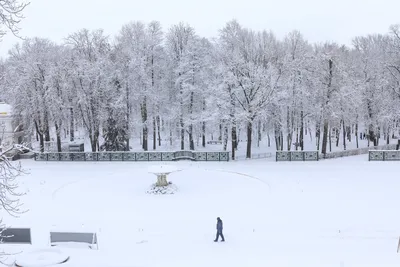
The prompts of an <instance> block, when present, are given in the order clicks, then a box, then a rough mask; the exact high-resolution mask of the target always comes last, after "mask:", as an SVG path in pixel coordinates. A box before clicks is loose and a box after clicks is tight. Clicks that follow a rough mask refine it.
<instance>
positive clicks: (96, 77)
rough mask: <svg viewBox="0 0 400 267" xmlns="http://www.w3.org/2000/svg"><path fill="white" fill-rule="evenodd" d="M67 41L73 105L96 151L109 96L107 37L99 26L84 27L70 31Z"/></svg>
mask: <svg viewBox="0 0 400 267" xmlns="http://www.w3.org/2000/svg"><path fill="white" fill-rule="evenodd" d="M66 43H67V45H68V46H69V47H71V49H72V54H71V59H70V60H71V61H72V64H73V67H72V72H71V75H70V84H71V86H72V87H73V88H74V90H75V92H76V94H77V103H76V108H77V110H78V112H79V115H80V118H81V120H82V122H83V125H84V127H85V130H86V131H87V133H88V135H89V139H90V144H91V148H92V151H93V152H95V151H98V150H99V147H100V144H99V136H100V130H101V129H100V128H101V123H102V122H103V121H104V120H105V104H106V102H107V99H108V97H110V94H109V89H110V81H111V78H110V76H109V73H110V68H109V54H110V49H111V47H110V44H109V42H108V37H107V36H105V35H104V34H103V31H102V30H96V31H89V30H87V29H83V30H81V31H79V32H76V33H74V34H71V35H70V36H69V37H68V38H67V40H66Z"/></svg>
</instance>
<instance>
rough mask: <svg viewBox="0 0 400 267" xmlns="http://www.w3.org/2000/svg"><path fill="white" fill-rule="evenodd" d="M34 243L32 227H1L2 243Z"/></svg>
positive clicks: (0, 241) (0, 237) (0, 236)
mask: <svg viewBox="0 0 400 267" xmlns="http://www.w3.org/2000/svg"><path fill="white" fill-rule="evenodd" d="M1 243H4V244H32V238H31V229H30V228H0V244H1Z"/></svg>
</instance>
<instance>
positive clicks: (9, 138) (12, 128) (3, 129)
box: [0, 100, 25, 151]
mask: <svg viewBox="0 0 400 267" xmlns="http://www.w3.org/2000/svg"><path fill="white" fill-rule="evenodd" d="M24 135H25V133H24V131H23V127H22V125H21V124H19V123H17V122H16V121H15V119H14V117H13V113H12V107H11V106H10V105H8V104H6V103H5V102H2V101H1V100H0V151H1V150H4V149H7V148H8V147H10V146H12V145H13V144H20V143H22V141H23V138H24Z"/></svg>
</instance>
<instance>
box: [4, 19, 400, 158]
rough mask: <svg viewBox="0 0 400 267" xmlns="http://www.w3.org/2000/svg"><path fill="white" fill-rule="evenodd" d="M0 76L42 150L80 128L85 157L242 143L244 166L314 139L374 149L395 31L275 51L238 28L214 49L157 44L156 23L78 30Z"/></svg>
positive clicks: (387, 120) (381, 127)
mask: <svg viewBox="0 0 400 267" xmlns="http://www.w3.org/2000/svg"><path fill="white" fill-rule="evenodd" d="M1 66H2V68H1V72H2V77H4V78H3V79H2V81H1V82H2V90H3V91H5V93H4V95H7V100H8V102H10V104H12V105H13V107H14V109H15V111H16V113H17V114H20V118H19V119H20V120H22V122H23V124H24V126H25V128H26V130H28V131H30V132H32V133H35V134H36V136H37V138H38V139H39V141H40V144H41V148H42V149H43V146H44V142H45V141H50V140H51V136H50V135H54V136H55V138H56V140H57V143H58V149H59V150H60V151H61V140H62V139H63V137H65V136H66V135H68V136H69V138H70V140H73V139H74V130H75V129H76V127H78V126H82V127H83V128H84V129H85V131H86V133H87V135H88V137H89V138H90V143H91V148H92V151H98V150H129V148H130V144H129V140H130V138H131V137H132V136H137V137H139V136H140V138H141V144H142V148H143V150H145V151H147V150H149V149H153V150H155V149H157V147H159V146H161V145H162V142H164V141H165V140H167V141H166V142H169V143H170V145H172V144H173V143H174V142H175V140H179V146H180V149H182V150H183V149H191V150H194V149H196V145H200V146H203V147H204V146H206V140H208V139H210V137H211V138H215V139H219V140H220V141H221V142H222V143H223V147H224V149H228V147H229V146H230V147H231V148H232V157H235V150H236V148H237V146H238V140H239V139H244V140H247V153H246V154H247V157H251V149H252V146H253V143H254V142H253V141H255V142H256V143H258V144H259V142H260V141H261V139H262V138H264V137H267V138H268V143H270V142H271V140H274V141H275V146H276V149H277V150H286V149H287V150H290V149H291V146H292V144H295V149H296V150H297V149H304V139H305V135H307V134H309V135H310V136H311V134H312V137H315V139H313V140H314V141H313V142H315V144H316V147H317V149H318V150H321V152H322V153H327V151H329V149H330V145H331V138H332V137H334V138H336V140H339V135H341V136H342V138H343V142H342V143H343V146H344V149H346V140H347V141H351V140H352V138H355V139H356V142H357V145H358V136H359V133H360V132H362V131H364V130H366V134H367V138H368V140H369V141H371V142H372V143H374V145H377V143H378V140H379V138H380V137H381V136H384V137H385V138H386V139H387V141H389V139H390V137H391V136H392V135H393V134H395V131H396V129H397V127H398V124H399V115H400V114H399V113H400V112H399V110H400V109H399V108H398V107H399V104H400V30H399V26H393V27H391V28H390V32H389V33H388V34H386V35H370V36H366V37H357V38H355V39H354V47H353V48H348V47H345V46H340V45H338V44H335V43H325V44H318V45H311V44H309V43H308V42H307V41H306V40H305V39H304V38H303V36H302V35H301V33H299V32H297V31H293V32H291V33H289V34H288V35H287V36H286V37H285V38H284V39H283V40H278V39H277V38H276V37H275V35H274V34H273V33H272V32H267V31H261V32H256V31H253V30H250V29H246V28H244V27H242V26H241V25H240V24H239V23H238V22H237V21H231V22H229V23H227V24H226V25H225V27H224V28H223V29H221V31H220V34H219V36H218V38H217V39H216V40H213V41H210V40H208V39H206V38H201V37H199V36H198V35H197V34H196V33H195V30H194V29H193V28H192V27H190V26H189V25H187V24H184V23H180V24H178V25H174V26H172V27H171V28H170V29H169V30H168V31H167V32H166V33H165V34H164V33H163V31H162V28H161V25H160V24H159V23H158V22H151V23H148V24H144V23H141V22H132V23H129V24H127V25H124V26H123V27H122V29H121V31H120V32H119V34H118V35H117V36H116V37H115V38H114V39H112V40H111V39H110V38H109V37H107V36H105V35H104V33H103V31H102V30H96V31H89V30H86V29H84V30H81V31H79V32H76V33H73V34H71V35H70V36H68V37H67V38H66V39H65V42H64V43H63V44H55V43H53V42H51V41H49V40H47V39H41V38H32V39H27V40H25V41H24V42H23V43H22V44H21V45H16V46H15V47H14V48H13V49H12V50H11V51H10V53H9V57H8V58H7V60H5V61H4V62H2V64H1ZM2 95H3V93H2ZM243 132H244V134H243ZM239 134H241V135H242V136H241V137H239ZM102 137H103V138H104V142H100V140H101V139H102ZM228 140H230V142H231V143H230V144H228Z"/></svg>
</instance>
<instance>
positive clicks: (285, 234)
mask: <svg viewBox="0 0 400 267" xmlns="http://www.w3.org/2000/svg"><path fill="white" fill-rule="evenodd" d="M22 163H23V166H24V168H25V169H27V170H28V171H29V174H28V175H25V176H23V177H21V178H20V185H21V190H25V191H26V192H27V195H26V196H24V198H23V201H24V203H25V207H26V208H28V209H29V212H27V213H25V214H24V215H22V216H21V217H20V218H10V217H7V216H6V217H4V220H5V222H6V223H7V224H9V225H11V226H13V227H30V228H32V240H33V245H32V246H18V245H13V246H10V245H4V244H3V245H0V249H5V250H6V251H11V252H18V251H21V250H25V251H27V250H30V249H33V248H48V247H49V232H50V230H67V231H96V232H97V235H98V243H99V250H97V251H96V250H89V249H62V251H63V252H64V253H67V254H69V255H70V256H71V259H70V261H68V262H67V263H65V264H63V265H58V266H65V267H68V266H69V267H71V266H73V267H81V266H85V267H88V266H90V267H91V266H93V267H120V266H121V267H122V266H132V267H135V266H141V267H142V266H143V267H189V266H190V267H197V266H198V267H214V266H218V267H221V266H229V267H234V266H241V267H258V266H260V267H265V266H271V267H289V266H290V267H314V266H315V267H327V266H332V267H333V266H334V267H355V266H359V267H370V266H377V267H378V266H379V267H381V266H382V267H383V266H384V267H389V266H400V254H397V244H398V239H399V235H400V212H399V202H400V178H399V177H400V176H399V170H400V165H399V163H398V162H368V161H367V155H362V156H356V157H350V158H344V159H336V160H325V161H320V162H279V163H276V162H273V161H266V160H252V161H238V162H215V163H213V162H201V163H197V162H196V163H194V162H177V163H174V165H176V166H178V167H179V169H182V171H180V172H177V173H173V174H171V175H170V176H169V178H168V179H169V180H170V181H172V182H173V183H174V184H176V185H177V186H178V187H179V192H178V193H177V194H175V195H163V196H154V195H148V194H146V193H145V192H146V190H147V189H148V188H149V187H150V185H151V184H152V183H154V182H155V180H156V177H155V175H154V174H150V173H148V168H149V167H150V166H152V165H155V164H157V163H154V162H153V163H138V162H132V163H131V162H129V163H128V162H97V163H89V162H84V163H76V162H34V161H30V160H27V161H22ZM163 164H164V163H163ZM171 164H172V163H171ZM1 216H5V215H4V214H2V215H1ZM218 216H219V217H221V219H222V220H223V221H224V234H225V238H226V242H225V243H214V242H213V239H214V238H215V225H216V217H218ZM18 256H19V255H18V254H17V255H16V256H12V257H10V258H9V259H8V261H9V262H10V261H12V258H13V257H18Z"/></svg>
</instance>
